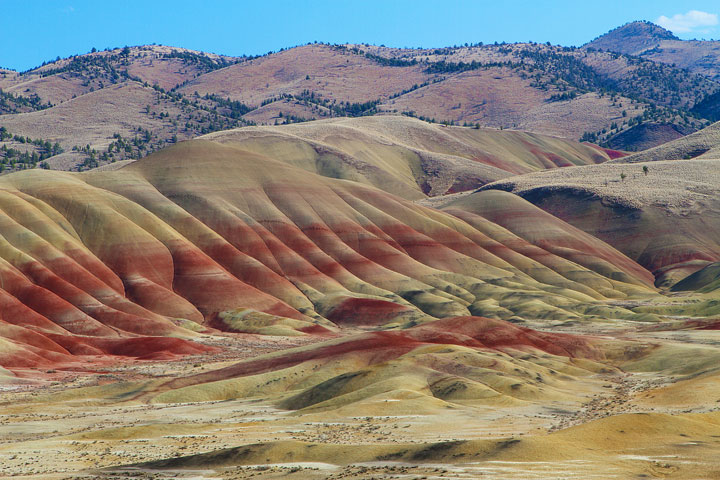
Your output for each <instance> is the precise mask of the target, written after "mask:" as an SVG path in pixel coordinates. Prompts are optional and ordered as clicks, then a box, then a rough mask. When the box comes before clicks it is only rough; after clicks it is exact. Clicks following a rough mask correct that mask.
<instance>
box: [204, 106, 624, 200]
mask: <svg viewBox="0 0 720 480" xmlns="http://www.w3.org/2000/svg"><path fill="white" fill-rule="evenodd" d="M201 138H204V139H207V140H212V141H213V142H217V143H221V144H226V145H232V146H234V147H237V148H241V149H243V150H247V151H251V152H255V153H258V154H263V155H270V156H272V157H273V158H274V159H276V160H281V161H283V162H286V163H290V164H292V165H294V166H297V167H300V168H303V169H305V170H308V171H311V172H314V173H318V174H320V175H323V176H327V177H332V178H342V179H346V180H352V181H355V182H359V183H363V184H369V185H373V186H375V187H378V188H380V189H382V190H385V191H387V192H391V193H393V194H395V195H399V196H401V197H404V198H408V199H412V200H416V199H420V198H424V197H425V195H427V196H437V195H443V194H446V193H456V192H461V191H466V190H470V189H473V188H477V186H479V185H483V184H485V183H488V182H490V181H494V180H498V179H500V178H505V177H508V176H512V175H516V174H520V173H527V172H532V171H537V170H543V169H546V168H560V167H567V166H572V165H588V164H596V163H602V162H605V161H607V160H608V159H610V158H611V157H610V153H608V152H606V151H604V150H602V149H597V148H594V147H592V146H589V145H583V144H579V143H577V142H572V141H567V140H564V139H560V138H554V137H548V136H543V135H536V134H529V133H524V132H517V131H497V130H489V129H469V128H461V127H447V126H440V125H433V124H428V123H426V122H423V121H420V120H417V119H413V118H409V117H401V116H386V115H382V116H375V117H363V118H340V119H328V120H321V121H315V122H308V123H300V124H296V125H281V126H272V127H244V128H239V129H234V130H226V131H223V132H217V133H212V134H209V135H206V136H204V137H201Z"/></svg>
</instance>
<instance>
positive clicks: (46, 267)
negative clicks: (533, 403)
mask: <svg viewBox="0 0 720 480" xmlns="http://www.w3.org/2000/svg"><path fill="white" fill-rule="evenodd" d="M383 121H385V120H382V121H380V120H375V119H372V120H369V122H370V124H371V125H373V127H372V128H376V129H378V130H381V131H385V132H386V135H388V137H386V138H394V139H395V140H396V141H399V139H401V138H403V135H412V134H413V129H412V128H424V124H423V123H422V122H418V121H414V120H404V121H403V122H401V123H400V126H401V128H400V129H399V130H398V131H393V130H392V129H389V128H387V125H384V124H383V123H382V122H383ZM378 122H379V123H378ZM361 123H367V122H361ZM353 124H354V128H358V124H357V123H355V122H349V123H347V122H340V124H339V125H337V126H338V127H342V128H339V130H333V129H332V128H326V127H327V126H325V125H323V124H319V129H318V130H316V131H312V130H305V134H306V136H307V137H308V138H310V137H312V135H318V134H320V133H329V134H330V135H329V136H328V137H327V138H325V141H328V138H336V137H335V133H336V132H338V131H343V130H342V129H344V128H350V127H349V126H348V125H353ZM330 125H331V126H336V125H335V124H334V123H331V124H330ZM293 128H294V129H296V130H303V129H305V128H306V126H297V127H293ZM372 128H371V127H368V128H367V129H366V130H367V131H368V132H370V131H372ZM432 129H437V135H438V138H440V139H443V140H444V141H448V145H450V146H452V145H453V143H452V142H449V140H454V141H455V143H454V145H455V146H456V147H457V148H460V147H458V145H460V146H462V145H463V144H462V143H459V139H462V138H463V134H464V133H465V132H469V131H470V130H463V129H459V130H458V133H452V129H451V130H446V129H443V128H441V127H431V130H432ZM288 130H290V129H289V128H288ZM423 131H424V130H423ZM252 132H255V130H251V133H252ZM228 135H231V137H228V138H233V137H232V136H233V135H235V134H234V133H233V132H230V133H229V134H228ZM251 138H252V137H251ZM295 138H298V139H299V138H300V137H295ZM353 138H358V137H353ZM359 138H362V137H359ZM377 138H379V137H376V140H375V142H377ZM472 138H475V140H477V141H479V140H482V139H483V138H484V137H483V136H482V135H480V136H478V137H468V139H467V142H470V139H472ZM478 139H479V140H478ZM226 140H227V139H226ZM367 141H368V143H367V145H366V147H365V148H364V151H367V152H370V151H371V150H372V149H373V148H378V147H377V143H373V142H372V141H370V140H367ZM425 141H426V142H428V143H426V144H425V146H427V145H430V144H432V142H434V141H436V140H433V139H432V138H430V137H428V136H426V138H425ZM440 144H441V143H440V142H438V143H436V145H440ZM468 144H470V143H468ZM390 145H392V144H390ZM466 145H467V144H466ZM240 146H242V145H240ZM355 146H356V147H358V146H359V144H355ZM301 147H302V148H304V149H307V146H304V147H303V146H302V144H301ZM393 148H398V147H393ZM448 148H450V147H448ZM576 148H577V147H576ZM265 151H266V154H265V155H261V154H258V153H253V152H250V151H248V150H245V149H242V148H240V147H239V146H237V145H235V144H233V142H229V143H227V144H223V143H218V142H214V141H209V140H194V141H189V142H182V143H180V144H178V145H176V146H173V147H171V148H168V149H165V150H162V151H160V152H157V153H155V154H153V155H151V156H149V157H147V158H145V159H143V160H140V161H137V162H134V163H131V164H129V165H127V166H125V167H123V168H121V169H118V170H114V171H113V170H110V171H91V172H87V173H83V174H72V173H60V172H48V171H42V170H32V171H25V172H19V173H16V174H12V175H8V176H5V177H2V179H0V191H1V192H2V195H3V198H4V200H3V204H2V218H3V220H2V224H1V225H0V230H1V231H2V235H3V241H4V242H5V246H4V247H2V248H3V249H2V253H0V255H2V258H3V262H4V266H3V267H2V268H3V272H4V273H3V274H2V277H3V285H4V287H3V290H2V294H3V298H4V300H3V302H5V305H6V306H5V307H4V310H3V312H5V313H3V316H2V319H3V323H2V325H3V336H4V337H6V338H9V339H11V343H10V345H11V346H12V348H8V349H5V350H4V353H3V356H2V357H1V358H0V364H2V365H7V366H17V365H18V362H19V363H20V364H23V363H27V364H30V365H36V364H44V363H47V362H51V363H52V362H54V361H57V359H58V358H60V359H62V358H66V360H67V359H68V358H67V356H68V355H69V354H87V353H94V354H100V353H102V352H105V353H112V354H126V355H131V356H132V355H135V354H136V353H135V352H138V351H139V350H138V349H136V348H129V347H127V348H125V347H112V348H110V347H107V346H105V345H106V344H105V343H104V342H106V340H103V339H105V338H111V339H114V340H112V341H113V342H116V341H122V339H125V338H132V339H133V342H139V341H140V340H138V339H137V337H138V336H140V337H143V338H149V337H153V338H154V337H167V336H170V337H183V338H187V339H192V338H193V337H196V336H197V333H196V332H213V331H218V330H219V331H235V332H251V333H269V334H292V335H298V334H325V335H332V334H333V332H335V331H336V330H337V325H338V324H346V323H349V324H351V325H355V326H362V325H376V326H377V325H386V326H393V325H394V326H401V325H406V324H408V323H409V322H411V323H418V322H425V321H429V320H432V319H433V318H443V317H448V316H457V315H468V314H474V315H485V316H487V315H491V316H495V317H498V318H503V319H517V320H521V319H522V318H524V317H526V316H528V317H529V318H546V319H548V321H553V322H556V321H570V320H573V321H583V320H588V319H593V318H600V316H610V317H618V316H619V317H623V318H625V317H627V318H634V317H635V316H636V314H635V313H633V312H632V311H629V310H625V309H623V308H613V307H607V308H606V307H602V306H600V305H595V303H596V302H597V301H601V300H603V299H607V298H615V299H618V298H626V297H628V296H633V295H640V294H642V295H651V294H652V292H653V288H652V282H653V278H652V276H651V275H650V273H649V272H648V271H647V270H645V269H644V268H642V267H640V266H639V265H638V264H637V263H635V262H634V261H632V260H630V259H629V258H627V257H625V256H624V255H622V254H620V253H619V252H618V251H616V250H615V249H613V248H612V247H610V246H609V245H606V244H604V243H603V242H602V241H599V240H597V239H593V238H590V237H588V236H585V237H581V236H579V232H577V231H575V230H574V229H572V228H571V227H569V226H568V225H566V224H564V223H563V222H562V221H560V220H554V224H555V228H556V230H555V231H551V230H548V235H551V236H552V237H551V238H552V242H550V241H545V242H544V241H543V240H542V238H537V237H535V238H532V239H531V238H529V237H528V234H527V232H518V233H517V234H515V233H512V232H511V231H509V230H507V229H506V228H505V227H504V226H502V225H501V223H502V222H500V223H494V222H493V221H491V220H488V219H486V218H483V217H481V216H480V215H470V214H469V213H468V214H467V215H470V216H466V217H463V215H464V214H457V215H455V214H454V212H451V213H453V214H451V213H443V212H440V211H437V210H433V209H430V208H427V207H421V206H418V205H415V204H413V203H410V202H408V201H407V200H404V199H402V198H401V197H398V196H395V195H393V194H391V193H388V192H385V191H382V190H379V189H377V188H375V187H372V186H370V185H363V184H362V183H358V182H352V181H348V180H340V179H336V178H330V177H333V176H337V175H336V174H335V172H337V171H341V170H342V169H341V168H340V167H339V166H337V167H336V168H334V169H332V168H322V169H313V168H310V167H309V166H308V165H307V163H305V164H302V163H301V164H300V165H299V166H297V165H294V164H292V162H290V161H289V160H290V158H291V157H292V156H291V155H287V152H288V150H287V146H286V145H284V144H283V143H282V142H281V143H279V144H278V146H277V149H276V151H277V154H278V155H277V157H278V159H275V158H273V157H272V156H270V155H272V154H273V150H272V149H270V148H267V149H265ZM534 155H535V154H532V155H529V156H528V157H527V158H530V159H535V161H537V157H535V156H534ZM340 158H341V159H342V160H343V161H345V160H347V159H344V158H342V157H340ZM361 158H362V157H361ZM365 158H370V159H372V158H373V157H372V155H370V156H368V157H365ZM391 158H392V157H388V160H390V159H391ZM333 159H334V157H327V158H326V160H327V161H328V162H330V161H331V160H333ZM401 159H402V155H396V156H395V157H394V158H393V162H394V163H395V168H396V170H395V172H401V171H402V169H403V168H405V169H407V168H408V167H407V163H402V162H401V161H400V160H401ZM333 161H335V162H336V165H341V163H340V162H337V160H333ZM392 166H393V165H389V166H385V168H387V169H388V171H389V172H392V171H393V170H392V169H391V168H390V167H392ZM537 166H539V165H537V164H536V167H535V168H537ZM356 167H357V166H356ZM482 168H485V167H484V166H483V167H482ZM528 168H529V167H528ZM308 170H311V171H308ZM313 170H314V171H313ZM364 170H366V168H365V167H362V165H360V167H359V168H358V171H364ZM316 172H318V173H321V174H324V175H327V176H321V175H318V174H317V173H316ZM397 178H398V179H399V178H402V177H401V176H398V177H397ZM398 182H399V180H398V181H397V182H388V183H387V184H386V185H384V186H385V187H386V188H388V190H396V189H398V188H397V186H396V185H397V184H398ZM367 183H368V184H372V183H373V182H367ZM375 183H382V182H375ZM411 183H412V182H409V181H406V183H405V184H404V185H405V186H406V187H407V188H406V191H407V192H408V196H410V197H417V196H422V194H421V192H420V190H419V187H420V185H418V184H416V186H415V188H417V190H414V191H413V190H412V189H411V188H410V187H411ZM450 183H452V182H449V183H448V184H450ZM413 192H415V193H413ZM487 195H490V194H487ZM513 198H515V197H513ZM500 201H501V202H503V200H502V199H501V200H500ZM518 202H520V204H518ZM512 203H513V204H515V205H516V208H518V209H519V210H521V211H522V210H525V211H526V213H525V215H527V218H528V219H531V218H534V217H537V216H538V215H540V216H541V217H542V212H540V211H539V210H537V209H533V208H534V207H531V206H529V205H526V203H525V202H523V201H521V200H519V199H518V200H517V201H513V202H512ZM528 209H529V210H528ZM533 221H534V220H533ZM509 227H510V226H509ZM563 229H566V230H567V233H564V232H563ZM541 236H542V235H541ZM526 238H527V240H526ZM549 238H550V237H548V239H549ZM543 243H544V244H545V247H543V246H542V245H543ZM550 243H553V244H554V245H555V246H559V245H565V246H566V247H567V248H565V249H563V248H555V247H553V248H550V247H549V246H548V245H550ZM580 249H582V250H586V251H590V252H593V253H592V254H591V255H589V256H586V258H585V259H584V260H582V261H581V262H580V263H576V262H578V261H579V260H578V258H577V255H576V253H575V252H576V251H577V250H580ZM155 341H159V340H151V342H155ZM173 342H176V343H177V345H175V344H173V345H168V344H165V343H162V342H160V343H159V344H158V348H159V349H160V350H161V351H165V350H166V351H167V352H169V353H178V352H180V353H181V352H182V351H185V350H187V349H189V348H194V347H192V344H188V343H187V342H185V341H182V340H173ZM161 347H162V348H161ZM198 348H199V347H198ZM47 352H53V353H52V354H48V353H47ZM146 353H147V351H145V353H143V354H146ZM63 355H64V356H65V357H63Z"/></svg>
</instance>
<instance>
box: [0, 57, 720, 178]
mask: <svg viewBox="0 0 720 480" xmlns="http://www.w3.org/2000/svg"><path fill="white" fill-rule="evenodd" d="M719 91H720V86H719V85H718V84H717V83H716V82H715V81H714V80H713V79H712V78H709V77H708V76H705V75H703V74H697V73H692V72H688V71H686V70H683V69H682V68H677V67H674V66H672V65H668V64H666V63H663V62H661V61H658V62H655V61H651V60H648V59H647V58H646V57H645V56H642V57H638V56H628V55H620V54H617V53H612V52H607V51H604V52H600V51H594V50H593V51H591V50H589V49H575V48H568V47H560V46H549V45H541V44H534V43H526V44H513V45H479V44H478V45H472V46H470V45H468V46H459V47H450V48H438V49H429V50H421V49H393V48H386V47H376V46H370V45H326V44H309V45H303V46H299V47H294V48H289V49H283V50H281V51H278V52H275V53H270V54H267V55H264V56H261V57H255V58H251V57H226V56H220V55H214V54H206V53H203V52H196V51H191V50H185V49H181V48H174V47H166V46H158V45H148V46H139V47H125V48H118V49H114V50H108V51H100V52H91V53H88V54H84V55H77V56H74V57H70V58H66V59H60V60H57V61H53V62H49V63H47V64H45V65H43V66H41V67H39V68H36V69H33V70H30V71H28V72H22V73H19V72H13V71H10V70H2V71H0V126H2V127H4V128H5V129H6V131H7V132H9V133H10V135H11V137H10V138H11V140H9V141H8V142H6V143H5V145H4V147H5V148H6V149H13V150H14V151H16V152H17V153H16V154H15V155H10V156H8V155H7V154H6V153H5V150H3V151H2V152H0V162H1V164H2V167H3V172H10V171H16V170H21V169H26V168H33V167H37V166H40V165H41V166H43V167H44V168H52V169H60V170H87V169H89V168H93V167H96V166H98V165H104V164H108V163H112V162H115V161H123V160H127V159H137V158H141V157H143V156H144V155H147V154H148V153H150V152H152V151H155V150H158V149H160V148H162V147H164V146H167V145H170V144H173V143H175V142H177V141H180V140H184V139H190V138H194V137H196V136H198V135H202V134H207V133H211V132H214V131H220V130H226V129H228V128H234V127H240V126H245V125H255V124H257V125H275V124H286V123H297V122H302V121H307V120H311V119H322V118H332V117H344V116H349V117H357V116H367V115H375V114H382V113H395V114H400V113H402V114H405V115H410V116H417V117H420V118H422V119H426V120H430V121H434V122H438V123H442V122H444V123H452V124H457V125H471V126H474V125H478V126H482V127H491V128H498V129H514V130H524V131H529V132H534V133H541V134H549V135H553V136H558V137H562V138H565V139H570V140H578V139H580V138H582V139H583V140H588V141H591V142H595V143H600V144H602V145H604V146H607V147H609V148H613V149H617V150H639V149H644V148H647V147H652V146H655V145H657V144H660V143H663V142H666V141H669V140H673V139H675V138H679V137H680V136H683V135H686V134H688V133H691V132H693V131H696V130H697V129H699V128H701V127H703V126H705V125H706V124H707V118H710V119H714V116H713V115H714V113H713V112H714V110H713V108H711V105H714V103H713V102H716V96H717V95H718V94H720V93H718V92H719ZM88 115H93V116H94V122H93V127H94V128H92V129H87V128H85V126H86V125H85V124H84V122H83V121H82V119H83V118H85V117H86V116H88ZM15 137H18V138H22V139H27V138H30V139H31V140H33V141H37V142H38V143H39V142H43V145H45V144H46V143H48V142H49V143H50V144H51V145H55V144H58V146H59V148H60V150H62V152H61V153H58V152H59V150H57V149H56V150H48V149H47V148H46V147H44V146H38V145H33V146H28V145H27V142H25V144H23V143H22V142H20V141H17V140H14V139H15ZM31 144H32V142H31ZM26 152H27V155H26V156H23V155H22V154H24V153H26ZM33 154H35V155H33ZM43 162H44V163H43Z"/></svg>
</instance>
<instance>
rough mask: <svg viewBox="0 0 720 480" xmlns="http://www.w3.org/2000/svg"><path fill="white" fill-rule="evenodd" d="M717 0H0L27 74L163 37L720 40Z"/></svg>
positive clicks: (232, 46) (259, 48) (432, 43)
mask: <svg viewBox="0 0 720 480" xmlns="http://www.w3.org/2000/svg"><path fill="white" fill-rule="evenodd" d="M718 14H720V2H718V1H717V0H708V1H705V0H701V1H685V0H683V1H678V0H652V1H646V0H624V1H616V0H603V1H598V2H585V1H583V0H572V1H568V0H557V1H543V0H535V1H530V0H528V1H525V0H492V1H488V0H475V1H469V0H468V1H460V0H455V1H453V0H436V1H426V0H412V1H410V0H384V1H370V0H367V1H361V0H346V1H337V0H336V1H327V0H317V1H309V0H294V1H285V0H255V1H246V0H235V1H226V0H218V1H211V0H206V1H202V0H194V1H192V2H190V1H183V0H174V1H166V0H144V1H136V0H128V1H123V0H114V1H105V0H94V1H87V0H57V1H53V0H0V15H1V16H2V18H3V22H2V27H1V28H0V66H3V67H7V68H13V69H16V70H26V69H29V68H31V67H34V66H37V65H39V64H41V63H42V62H43V61H45V60H51V59H54V58H55V57H56V56H60V57H66V56H70V55H73V54H79V53H86V52H88V51H89V50H90V49H91V48H93V47H95V48H98V49H104V48H106V47H122V46H125V45H142V44H150V43H159V44H163V45H173V46H180V47H186V48H192V49H196V50H203V51H208V52H215V53H223V54H227V55H242V54H249V55H256V54H260V53H267V52H268V51H269V50H277V49H279V48H281V47H289V46H293V45H298V44H303V43H307V42H312V41H315V40H317V41H322V42H331V43H346V42H354V43H365V42H367V43H374V44H385V45H388V46H397V47H405V46H408V47H415V46H422V47H436V46H447V45H455V44H463V43H465V42H468V43H476V42H485V43H492V42H495V41H499V42H502V41H506V42H517V41H529V40H532V41H536V42H546V41H549V42H552V43H553V44H561V45H582V44H583V43H585V42H586V41H589V40H591V39H593V38H594V37H596V36H598V35H600V34H602V33H605V32H606V31H607V30H609V29H611V28H614V27H616V26H619V25H622V24H623V23H626V22H629V21H632V20H650V21H660V23H663V24H664V25H666V26H667V27H669V28H670V29H672V30H674V31H675V33H676V34H678V35H679V36H680V37H681V38H707V39H710V38H720V28H719V27H718V25H717V23H718V17H717V15H718Z"/></svg>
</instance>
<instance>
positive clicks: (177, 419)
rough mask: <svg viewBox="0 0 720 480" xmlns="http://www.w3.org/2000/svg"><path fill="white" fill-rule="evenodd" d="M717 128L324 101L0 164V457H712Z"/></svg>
mask: <svg viewBox="0 0 720 480" xmlns="http://www.w3.org/2000/svg"><path fill="white" fill-rule="evenodd" d="M717 128H718V127H717V125H712V126H710V127H708V128H707V129H705V130H703V131H701V132H698V133H696V134H694V135H691V136H687V137H683V138H681V139H679V140H676V141H674V142H671V143H668V144H665V145H662V146H660V147H657V148H656V149H653V150H648V151H646V152H642V153H639V154H636V155H631V156H626V155H623V154H620V153H619V152H615V151H612V150H604V149H601V148H599V147H594V146H591V145H587V144H581V143H578V142H573V141H569V140H563V139H559V138H555V137H547V136H542V135H538V134H529V133H522V132H517V131H497V130H492V129H476V128H473V127H459V126H442V125H437V124H431V123H427V122H423V121H421V120H418V119H413V118H408V117H406V116H389V115H386V116H373V117H365V118H337V119H327V120H322V121H315V122H309V123H301V124H296V125H278V126H247V127H242V128H238V129H232V130H227V131H222V132H215V133H211V134H208V135H205V136H202V137H199V138H197V139H194V140H190V141H185V142H179V143H178V144H177V145H173V146H171V147H169V148H165V149H163V150H160V151H158V152H156V153H154V154H152V155H149V156H148V157H146V158H143V159H141V160H137V161H132V162H116V164H114V165H108V166H107V167H102V168H98V169H93V170H90V171H87V172H82V173H73V172H58V171H52V170H43V169H34V170H26V171H22V172H16V173H12V174H10V175H5V176H2V177H0V193H1V196H0V209H1V210H2V221H1V223H0V229H1V231H2V243H1V244H0V258H2V263H1V265H2V271H1V272H2V273H1V276H0V278H1V279H2V290H0V294H1V297H0V300H1V302H2V303H1V305H2V307H1V309H0V315H1V318H0V344H1V345H2V348H0V366H1V369H0V389H1V391H0V405H1V407H0V432H1V433H0V465H1V467H0V477H2V478H56V479H93V478H94V479H104V478H107V479H111V478H115V479H117V478H228V479H240V478H298V479H305V478H309V479H340V478H343V479H347V478H350V479H365V478H378V479H382V478H384V479H390V478H436V479H445V478H447V479H450V478H468V479H470V478H478V477H482V476H488V477H490V478H518V479H526V478H603V479H607V478H648V477H649V478H655V477H658V478H716V477H718V476H720V461H719V460H718V459H719V458H720V456H718V455H717V453H718V452H719V451H720V379H719V378H718V372H719V371H718V368H717V365H718V361H719V360H720V349H719V348H718V345H720V336H719V335H720V333H718V332H720V321H719V320H718V319H717V315H718V314H719V313H720V312H719V311H718V291H719V290H718V286H719V285H720V280H719V278H720V269H718V265H720V246H718V243H717V238H718V233H720V232H719V231H718V230H719V229H720V215H719V214H718V212H719V211H720V206H719V205H718V202H717V193H718V192H717V188H718V187H717V186H718V184H719V183H718V179H717V178H716V177H717V172H718V171H720V170H719V169H718V167H717V162H720V158H718V157H716V156H715V155H714V154H713V153H712V152H714V151H716V149H717V148H718V145H720V141H718V139H717V137H718V135H717V133H716V131H717ZM700 150H702V152H700ZM693 152H694V153H693ZM698 152H700V153H698Z"/></svg>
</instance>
